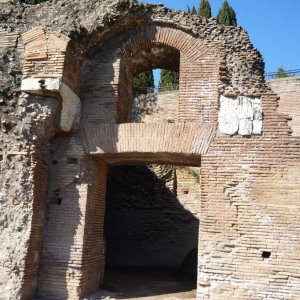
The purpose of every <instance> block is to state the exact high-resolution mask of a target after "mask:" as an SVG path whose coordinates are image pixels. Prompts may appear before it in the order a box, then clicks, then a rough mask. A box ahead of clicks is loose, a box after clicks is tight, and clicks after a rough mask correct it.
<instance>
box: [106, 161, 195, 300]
mask: <svg viewBox="0 0 300 300" xmlns="http://www.w3.org/2000/svg"><path fill="white" fill-rule="evenodd" d="M199 172H200V169H199V168H191V167H184V166H182V167H175V166H173V165H125V166H111V167H110V168H109V170H108V179H107V192H106V212H105V226H104V235H105V240H106V255H105V256H106V269H105V275H104V282H103V285H102V290H104V291H106V292H108V293H112V294H111V295H113V297H115V298H118V297H119V299H124V298H128V299H129V298H143V297H148V296H155V295H162V297H163V299H168V296H167V295H168V294H176V295H177V297H179V299H180V298H186V297H188V298H189V299H193V298H195V297H196V279H197V249H198V228H199V219H198V213H199V211H198V207H199V198H200V195H199V194H200V188H199ZM187 187H188V188H189V191H190V193H189V194H188V195H187V194H185V191H186V189H187Z"/></svg>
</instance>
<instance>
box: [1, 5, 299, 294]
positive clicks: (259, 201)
mask: <svg viewBox="0 0 300 300" xmlns="http://www.w3.org/2000/svg"><path fill="white" fill-rule="evenodd" d="M58 11H59V13H58ZM36 27H40V28H42V30H41V31H42V32H43V45H46V48H47V45H49V40H48V38H49V37H52V38H53V39H55V40H56V37H58V36H59V45H60V46H62V47H61V48H60V51H61V52H62V53H61V54H62V57H61V61H60V64H57V65H56V64H53V63H50V62H51V61H50V55H49V56H48V54H49V53H50V52H51V51H50V50H51V49H52V48H51V47H49V49H48V48H47V49H46V50H47V51H44V50H45V49H44V48H43V53H42V54H43V58H41V57H39V56H38V57H31V60H30V59H28V58H29V56H30V55H29V56H28V53H29V54H30V53H31V51H29V52H27V51H25V52H24V45H23V42H22V35H23V34H24V33H26V32H28V30H30V29H32V28H36ZM0 28H1V29H0V45H1V50H0V72H1V73H0V86H1V91H0V117H1V134H0V141H1V146H0V167H1V177H0V186H1V192H0V201H1V206H0V210H1V211H0V215H1V217H0V218H1V219H0V220H1V223H0V224H1V226H0V242H1V245H4V246H3V247H2V248H1V260H0V272H1V273H0V275H1V276H0V278H1V279H0V285H1V288H0V293H1V294H0V298H3V299H30V298H32V297H33V296H34V294H35V292H36V290H37V289H36V286H37V278H38V274H37V273H38V269H39V263H40V262H43V261H46V260H45V259H44V260H43V259H42V260H40V253H41V251H40V249H41V244H42V238H43V234H42V231H43V227H44V225H45V220H44V213H45V210H44V207H45V203H46V193H47V188H46V181H47V174H49V172H48V162H49V161H50V157H51V155H52V153H50V152H49V149H50V146H49V142H50V143H52V145H53V143H55V142H54V141H56V140H57V139H56V138H57V137H58V136H59V134H56V133H57V131H59V130H60V129H59V121H60V118H61V113H60V112H61V106H62V101H61V98H60V95H59V94H57V93H56V94H51V95H49V94H48V92H49V91H46V93H45V90H47V89H44V88H45V87H44V86H43V82H38V86H39V87H38V88H37V91H35V92H36V93H39V95H40V97H37V96H32V95H31V96H28V95H25V94H23V93H21V91H20V82H21V76H22V72H23V71H22V68H23V66H29V64H28V63H29V60H30V61H31V65H32V66H42V65H47V67H49V69H47V70H48V71H49V72H47V74H48V75H49V74H52V76H54V75H53V74H55V72H54V70H55V68H56V67H58V69H59V76H61V74H62V78H63V79H64V80H65V81H66V82H67V83H68V84H69V85H70V86H72V88H73V89H74V91H75V92H77V91H79V90H80V96H81V98H82V99H81V100H82V102H83V116H84V118H83V119H82V120H83V121H85V122H86V124H87V123H89V122H90V123H91V124H92V126H95V125H96V124H97V123H103V122H110V123H115V122H116V120H117V116H116V112H117V100H118V97H117V96H118V88H119V86H118V81H119V79H120V76H119V75H120V72H119V71H120V63H121V58H122V57H123V56H124V54H125V53H126V51H130V49H131V48H132V47H131V46H132V44H130V43H131V42H134V41H138V40H139V39H138V37H139V34H141V32H142V33H143V32H144V33H147V35H144V37H145V36H146V37H148V38H151V37H153V36H154V35H153V33H155V34H156V35H155V37H156V40H157V41H160V42H161V41H166V40H164V38H169V39H170V40H169V44H170V45H173V46H176V47H177V48H180V47H181V48H180V49H182V50H183V51H182V52H183V53H182V54H183V55H181V57H180V60H181V61H180V72H181V76H180V86H181V94H180V100H181V103H180V105H179V108H178V113H179V115H180V116H181V118H179V121H181V122H184V121H187V122H200V121H201V122H203V123H207V122H208V123H210V125H211V126H214V128H217V125H218V124H217V123H218V112H219V99H220V96H224V97H226V98H227V99H229V100H228V102H232V101H238V99H240V98H239V97H246V98H247V99H246V102H247V103H248V104H249V105H248V106H246V108H247V107H249V106H251V105H250V104H251V103H252V102H253V101H252V99H254V98H257V99H258V98H260V100H261V107H262V113H263V127H262V132H259V134H258V136H253V135H252V133H253V131H251V130H247V132H246V133H247V134H246V135H245V136H244V137H242V136H237V134H236V133H237V131H236V130H235V131H234V132H233V133H232V135H222V134H221V133H220V132H218V134H217V135H216V136H215V135H212V131H210V132H209V133H208V134H209V135H211V136H210V137H211V138H210V139H209V142H208V143H206V144H205V145H206V151H205V153H206V152H207V151H208V153H207V154H205V153H202V152H201V153H202V154H203V155H202V172H201V203H200V214H201V217H200V220H201V223H200V235H199V237H200V238H199V272H198V298H199V299H203V298H207V299H215V300H217V299H222V300H223V299H238V300H240V299H266V298H272V299H280V300H283V299H297V298H299V286H300V283H299V277H300V276H299V274H298V273H299V269H300V267H299V257H298V250H299V233H298V228H299V225H300V224H299V218H298V215H299V213H298V210H299V203H298V199H299V196H298V194H299V180H298V179H299V174H298V169H299V168H298V165H299V161H300V157H299V153H300V152H299V150H300V149H299V147H300V143H299V139H298V138H296V137H295V138H294V137H291V133H292V130H291V128H290V127H289V126H288V124H287V122H288V121H289V120H290V118H289V117H288V116H287V115H286V114H283V113H280V111H279V110H277V107H278V99H277V96H276V95H275V94H274V93H272V92H271V91H270V89H269V88H267V87H266V85H265V82H264V78H263V68H264V63H263V60H262V57H261V55H260V54H259V52H258V51H257V50H256V49H255V48H254V47H253V45H252V44H251V42H250V41H249V37H248V35H247V33H246V32H245V31H244V30H243V29H242V28H240V27H225V26H223V25H219V24H218V23H217V21H216V20H214V19H209V20H206V19H204V18H199V17H197V16H192V15H189V14H187V13H184V12H180V11H172V10H169V9H167V8H165V7H164V6H162V5H148V4H141V3H138V2H136V1H117V0H107V1H97V0H92V1H79V0H76V1H72V2H69V1H65V0H54V1H48V2H45V3H43V4H39V5H33V6H32V5H25V4H21V3H20V2H19V1H9V2H8V1H1V3H0ZM143 30H145V31H143ZM33 31H34V32H37V30H36V29H33ZM133 33H134V34H133ZM164 33H169V34H170V35H167V34H166V35H164ZM25 36H26V35H25ZM124 37H128V39H125V41H128V43H129V44H128V43H126V42H124V39H123V38H124ZM61 40H64V41H65V43H61ZM27 41H28V40H27ZM112 41H114V42H116V45H117V47H116V48H113V47H110V46H111V45H112V44H111V43H112ZM151 41H152V42H153V40H151ZM185 43H187V44H185ZM65 47H66V48H65ZM32 49H33V50H34V47H33V48H31V50H32ZM99 49H101V50H102V51H103V52H101V53H103V54H107V55H108V56H105V55H104V56H103V57H102V59H104V61H102V63H103V64H102V65H101V67H99V65H98V66H97V68H96V69H97V72H98V75H99V74H102V75H103V77H101V78H100V77H98V76H94V77H93V73H92V72H90V71H91V70H92V69H93V67H94V65H93V62H94V61H97V60H96V59H97V57H96V54H97V51H98V50H99ZM109 49H111V50H112V49H115V50H116V49H117V50H116V52H115V53H111V51H110V50H109ZM35 50H36V49H35ZM56 50H57V49H55V51H56ZM49 51H50V52H49ZM33 52H35V51H33ZM36 52H37V53H36V54H39V50H37V51H36ZM98 53H99V52H98ZM54 58H55V57H52V58H51V59H52V62H53V59H54ZM74 58H76V60H74ZM98 58H99V57H98ZM107 58H109V59H110V60H109V59H108V60H107V61H105V59H107ZM206 58H207V59H206ZM48 59H49V60H48ZM94 59H95V60H94ZM98 62H99V61H98ZM107 62H108V63H107ZM48 63H49V64H48ZM194 66H196V67H195V68H194ZM200 66H201V67H200ZM50 67H51V68H50ZM27 71H28V72H27V73H26V76H27V77H28V78H29V79H33V81H34V80H35V77H34V75H35V73H34V72H35V67H33V68H31V67H30V68H29V69H28V70H27ZM50 71H51V72H50ZM52 71H53V72H52ZM71 74H74V75H76V76H74V77H73V76H71ZM78 74H80V75H81V79H82V82H83V84H82V85H81V87H80V88H79V76H78ZM95 74H96V73H95ZM96 75H97V74H96ZM191 78H194V79H195V80H196V81H195V82H196V83H195V82H194V81H193V80H191ZM48 79H49V78H48ZM54 79H59V78H58V77H55V78H54ZM87 79H88V80H87ZM38 80H40V79H38ZM84 80H87V81H86V82H85V81H84ZM94 81H95V82H94ZM34 83H35V84H36V83H37V82H35V81H34ZM203 84H204V85H205V87H204V88H203ZM101 97H102V98H101ZM88 99H91V100H92V101H91V103H92V102H93V101H94V102H95V103H96V104H95V106H92V105H88ZM105 99H108V101H107V102H105V101H104V100H105ZM77 100H78V99H77ZM91 103H90V104H91ZM234 104H235V105H233V109H234V111H235V112H236V110H239V108H238V106H237V105H236V103H234ZM228 113H229V115H230V111H228ZM246 113H247V111H242V114H243V115H245V116H244V117H245V120H246V121H249V122H247V123H248V124H249V128H250V127H251V124H252V123H251V122H252V121H253V120H252V119H253V117H254V116H253V110H251V111H250V113H249V115H248V114H246ZM93 114H95V116H96V117H95V118H94V116H93ZM226 116H228V114H226ZM200 117H201V119H200ZM243 121H244V119H243ZM226 122H227V121H226ZM226 122H225V123H226ZM113 125H115V124H113ZM137 125H139V124H137ZM171 125H172V124H171ZM252 125H253V124H252ZM164 128H167V127H164ZM203 128H207V127H203ZM68 129H70V128H68ZM250 129H252V127H251V128H250ZM112 131H113V130H112ZM107 132H108V133H109V132H110V131H109V130H108V131H107ZM113 132H114V131H113ZM225 133H226V132H225ZM227 133H228V132H227ZM55 134H56V137H55V139H54V140H53V136H54V135H55ZM206 134H207V133H206V132H205V130H203V132H201V134H199V140H202V139H203V140H204V141H207V139H205V135H206ZM71 135H72V134H68V133H64V135H62V139H63V140H64V139H65V138H66V139H68V138H69V137H70V136H71ZM175 138H177V137H173V140H175ZM124 139H125V138H123V140H124ZM155 140H156V139H155V137H154V138H153V139H152V140H151V141H153V144H155ZM160 140H161V139H160ZM212 140H213V142H212V143H211V141H212ZM115 142H116V141H115ZM184 142H185V143H186V144H187V145H189V144H192V143H193V141H191V140H189V139H188V135H187V137H186V139H184ZM182 143H183V140H182V139H180V138H179V137H178V144H182ZM199 144H201V142H199ZM112 146H113V147H114V148H117V147H115V146H116V145H115V144H114V145H112ZM209 146H210V147H209ZM72 147H75V148H76V144H72V145H71V148H72ZM75 148H74V149H73V150H72V151H76V149H75ZM131 154H132V153H129V154H128V155H131ZM152 154H153V155H154V156H153V157H155V155H156V154H157V153H155V152H154V153H152ZM164 155H165V156H164V157H163V159H166V157H168V153H164ZM139 158H140V159H141V156H140V157H139ZM155 158H156V159H161V158H160V157H157V156H156V157H155ZM86 159H87V158H86V157H84V158H83V161H85V162H86ZM172 159H174V156H173V157H172ZM177 159H178V157H177ZM71 161H73V160H71ZM92 161H93V163H92V164H91V165H92V167H91V169H89V170H88V171H87V173H88V174H90V175H91V174H92V175H91V177H93V178H95V182H96V187H95V185H94V184H93V181H89V180H83V182H79V184H76V183H75V184H74V185H72V187H73V188H74V189H73V190H72V192H70V193H69V194H68V195H69V197H70V198H69V199H67V200H69V203H71V204H72V203H73V205H75V207H76V205H78V203H81V204H82V206H83V208H87V209H86V210H85V211H84V210H83V211H84V213H85V215H84V216H80V218H81V219H80V220H83V223H82V224H79V225H78V224H77V225H78V227H76V224H75V225H74V224H73V225H74V228H73V229H74V232H75V231H76V230H77V229H78V231H76V234H78V236H79V240H80V241H81V242H78V244H76V246H78V248H76V249H75V251H74V252H75V253H74V252H72V251H71V250H70V252H69V253H67V254H66V256H63V255H64V253H61V252H60V251H59V250H60V248H59V247H57V244H59V241H58V242H57V241H56V243H54V246H55V247H53V248H52V249H56V250H55V251H54V254H55V255H56V258H61V257H63V259H64V260H63V261H60V262H59V263H60V264H63V266H64V268H65V269H64V270H63V271H62V272H60V273H59V276H60V277H55V276H53V277H51V276H52V275H53V274H56V273H57V272H56V270H61V269H59V267H60V265H59V263H57V261H56V264H54V265H53V269H52V271H53V272H52V275H51V276H50V275H49V274H48V275H49V277H48V278H52V280H53V278H54V280H55V279H56V280H59V279H61V278H64V280H65V284H63V282H64V281H60V282H61V289H60V290H58V293H59V292H64V294H60V295H58V296H57V295H56V296H55V297H56V298H57V299H59V297H60V298H61V299H65V298H66V297H69V298H72V299H76V298H79V297H80V296H81V294H82V293H84V292H86V291H89V290H92V289H93V288H96V281H93V280H96V279H97V280H98V279H99V280H100V279H101V276H102V275H103V273H101V272H102V269H101V268H103V264H102V265H101V263H102V262H103V255H100V254H99V252H98V254H97V253H96V252H91V253H92V254H93V255H91V256H88V255H87V253H88V252H89V250H90V249H91V248H92V245H93V239H95V240H94V242H96V243H98V245H99V248H101V247H103V240H101V238H99V236H100V235H93V231H92V228H93V220H96V218H95V215H94V214H93V212H94V213H95V214H96V213H98V214H99V215H98V216H100V218H99V219H98V220H100V221H101V220H103V219H101V216H102V218H103V211H104V210H103V207H102V206H101V205H103V193H102V192H103V190H104V187H105V185H104V183H103V181H104V179H105V174H106V172H105V163H104V165H103V162H102V164H101V166H102V167H101V172H100V173H98V175H97V174H96V171H95V168H97V166H98V167H99V165H98V164H97V163H96V162H95V161H94V160H92ZM89 165H90V164H89V163H86V164H85V163H84V166H83V169H85V168H86V166H89ZM295 166H296V167H295ZM66 170H67V169H66ZM99 174H100V175H99ZM65 175H66V178H68V176H71V177H74V176H76V174H69V173H68V174H65ZM51 179H52V180H53V178H51ZM73 179H74V178H73ZM73 179H72V180H73ZM75 179H76V178H75ZM79 179H80V176H79ZM101 180H102V181H101ZM49 182H50V181H49ZM95 182H94V183H95ZM80 183H82V185H83V190H82V193H83V194H82V196H85V198H84V197H83V198H81V197H79V194H80V193H76V192H78V191H77V190H76V189H77V188H78V189H79V187H80V186H81V184H80ZM99 191H100V192H101V193H100V192H99ZM67 192H68V191H66V193H67ZM98 193H99V199H101V200H102V202H101V201H100V202H96V198H97V197H98V196H97V195H98ZM100 194H101V195H102V196H100ZM87 195H96V196H91V197H87ZM101 197H102V198H101ZM57 200H59V199H57ZM72 200H73V201H74V202H72ZM80 201H82V202H80ZM97 205H99V206H97ZM71 206H72V205H71ZM72 207H73V206H72ZM73 208H74V207H73ZM89 208H90V209H89ZM91 208H92V209H91ZM50 210H51V209H49V211H48V213H49V215H50V214H51V213H50ZM65 211H67V207H65ZM78 212H79V211H78V210H77V213H78ZM101 214H102V215H101ZM54 215H55V214H54ZM55 216H56V217H57V218H58V216H59V215H58V214H56V215H55ZM60 216H61V217H62V220H64V217H65V216H67V214H62V213H61V214H60ZM72 217H74V218H75V219H76V215H75V216H72ZM77 217H78V215H77ZM54 220H55V218H54V219H53V218H52V219H51V220H50V219H49V222H48V223H46V224H47V226H48V227H47V226H46V227H45V233H47V232H50V231H49V228H51V226H50V227H49V225H51V222H52V223H53V221H54ZM77 220H78V218H77ZM100 221H99V222H100ZM98 225H99V224H98ZM100 225H101V224H100ZM100 225H99V226H100ZM70 226H71V225H70ZM100 227H101V226H100ZM59 229H60V228H56V230H57V231H59ZM47 230H48V231H47ZM70 232H71V231H68V232H67V233H68V234H69V235H68V234H67V235H66V236H65V237H64V238H66V239H67V240H69V241H70V240H72V239H73V238H74V237H75V236H70V235H71V234H72V232H71V233H70ZM94 233H95V232H94ZM44 236H45V235H44ZM97 237H98V238H97ZM51 239H54V240H55V236H53V235H50V240H48V241H47V242H46V241H45V245H46V247H44V250H45V249H46V250H47V249H48V248H47V245H49V244H51V241H52V240H51ZM70 244H72V243H71V242H70ZM72 245H73V244H72ZM72 245H71V246H70V249H71V248H72ZM50 248H51V247H50ZM73 250H74V249H73ZM76 250H78V251H77V253H78V255H77V254H76ZM70 254H72V255H73V256H72V255H71V256H70ZM43 255H45V254H43ZM97 255H98V256H97ZM45 257H47V253H46V256H44V258H45ZM70 257H71V258H72V259H71V260H69V258H70ZM78 257H79V258H78ZM73 258H74V259H73ZM94 261H97V262H99V264H97V265H95V266H93V262H94ZM75 262H76V263H75ZM47 267H48V266H46V265H44V268H47ZM55 268H57V269H55ZM68 271H70V272H69V273H68ZM96 273H97V276H99V277H97V276H94V275H95V274H96ZM66 274H67V275H68V276H66ZM45 275H47V274H45ZM41 278H42V277H40V279H41ZM80 278H81V279H80ZM45 282H46V281H45ZM45 282H44V283H42V282H41V281H40V285H39V286H40V293H42V292H43V288H42V286H43V284H44V287H45V286H46V284H45ZM49 282H50V281H49ZM79 282H80V283H79ZM73 283H74V285H72V284H73ZM49 286H50V285H49ZM45 290H46V288H45V289H44V292H45ZM52 292H53V290H52ZM45 293H46V292H45ZM66 295H67V296H66Z"/></svg>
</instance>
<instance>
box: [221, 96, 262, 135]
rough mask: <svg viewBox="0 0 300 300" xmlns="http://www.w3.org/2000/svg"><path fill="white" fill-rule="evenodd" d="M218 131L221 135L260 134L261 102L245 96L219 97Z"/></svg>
mask: <svg viewBox="0 0 300 300" xmlns="http://www.w3.org/2000/svg"><path fill="white" fill-rule="evenodd" d="M219 130H220V133H222V134H229V135H233V134H236V133H239V134H240V135H245V136H246V135H251V134H261V132H262V108H261V100H260V99H258V98H255V99H252V98H249V97H245V96H239V97H237V98H227V97H224V96H221V97H220V111H219Z"/></svg>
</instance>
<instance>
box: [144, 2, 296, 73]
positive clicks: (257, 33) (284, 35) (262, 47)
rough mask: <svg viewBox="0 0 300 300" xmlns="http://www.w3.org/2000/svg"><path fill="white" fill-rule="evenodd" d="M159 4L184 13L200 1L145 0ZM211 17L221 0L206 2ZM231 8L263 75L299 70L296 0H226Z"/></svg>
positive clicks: (214, 14) (215, 12) (216, 10)
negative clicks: (259, 57)
mask: <svg viewBox="0 0 300 300" xmlns="http://www.w3.org/2000/svg"><path fill="white" fill-rule="evenodd" d="M143 2H148V3H153V4H154V3H163V4H165V6H167V7H170V8H173V9H181V10H186V7H187V4H188V5H189V6H190V7H191V6H193V5H195V6H196V7H197V8H198V6H199V2H200V0H158V1H157V0H148V1H143ZM209 2H210V4H211V6H212V14H213V16H216V15H217V12H218V9H219V8H220V7H221V5H222V2H223V0H209ZM228 2H229V4H230V5H231V6H232V7H233V8H234V10H235V12H236V14H237V18H238V23H239V25H240V26H242V27H243V28H244V29H245V30H246V31H247V32H248V34H249V36H250V39H251V41H252V43H253V44H254V46H255V47H256V48H257V49H258V50H259V51H260V52H261V54H262V55H263V58H264V60H265V63H266V68H265V71H266V72H274V71H276V70H277V68H278V67H280V66H283V67H284V68H285V69H286V70H293V69H300V0H283V1H282V0H228Z"/></svg>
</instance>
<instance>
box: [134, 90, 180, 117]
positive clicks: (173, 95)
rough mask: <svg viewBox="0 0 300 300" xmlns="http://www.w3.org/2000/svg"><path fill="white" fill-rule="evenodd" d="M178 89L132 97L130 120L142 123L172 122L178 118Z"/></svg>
mask: <svg viewBox="0 0 300 300" xmlns="http://www.w3.org/2000/svg"><path fill="white" fill-rule="evenodd" d="M178 106H179V97H178V91H171V92H161V93H158V94H151V93H150V94H147V95H139V96H137V97H134V99H133V102H132V109H131V121H132V122H138V123H139V122H142V123H160V122H166V123H167V122H168V123H173V122H175V121H177V120H178Z"/></svg>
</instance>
